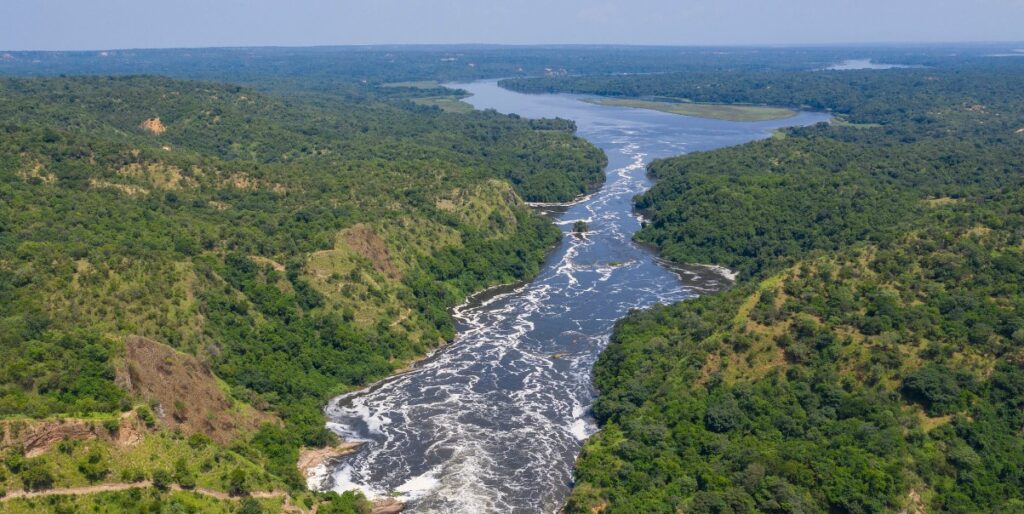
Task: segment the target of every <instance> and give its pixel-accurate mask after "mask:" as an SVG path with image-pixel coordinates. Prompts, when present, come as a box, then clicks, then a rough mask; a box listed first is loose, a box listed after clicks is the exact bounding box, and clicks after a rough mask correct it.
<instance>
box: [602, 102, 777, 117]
mask: <svg viewBox="0 0 1024 514" xmlns="http://www.w3.org/2000/svg"><path fill="white" fill-rule="evenodd" d="M584 101H585V102H588V103H593V104H598V105H614V106H619V107H632V108H634V109H651V110H654V111H661V112H667V113H671V114H681V115H683V116H696V117H698V118H711V119H715V120H729V121H767V120H780V119H784V118H790V117H793V116H795V115H796V111H793V110H792V109H782V108H778V107H763V106H759V105H726V104H708V103H693V102H686V101H680V100H673V101H653V100H639V99H633V98H593V99H587V100H584Z"/></svg>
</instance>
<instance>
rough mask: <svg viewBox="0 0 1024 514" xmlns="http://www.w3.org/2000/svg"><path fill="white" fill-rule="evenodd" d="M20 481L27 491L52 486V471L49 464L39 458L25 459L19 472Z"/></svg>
mask: <svg viewBox="0 0 1024 514" xmlns="http://www.w3.org/2000/svg"><path fill="white" fill-rule="evenodd" d="M19 476H21V483H22V484H24V485H25V490H27V491H39V490H42V489H49V488H50V487H52V486H53V473H52V472H51V471H50V466H49V465H48V464H47V463H46V462H44V461H41V460H30V461H27V462H26V463H25V465H24V467H23V468H22V470H21V473H20V474H19Z"/></svg>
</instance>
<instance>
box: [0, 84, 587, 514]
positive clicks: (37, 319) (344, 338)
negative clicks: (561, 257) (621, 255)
mask: <svg viewBox="0 0 1024 514" xmlns="http://www.w3.org/2000/svg"><path fill="white" fill-rule="evenodd" d="M375 94H381V93H375ZM398 94H399V93H395V95H398ZM0 99H2V101H0V348H2V352H3V354H4V357H5V358H4V359H3V362H2V363H0V417H4V418H10V419H18V418H23V417H29V418H54V417H56V418H67V417H70V418H87V419H88V418H95V419H106V418H104V416H114V415H118V414H119V413H120V412H121V411H126V410H132V409H133V408H134V407H133V406H135V405H137V404H138V403H139V402H145V400H146V398H138V397H136V396H134V395H133V394H131V393H129V392H126V391H125V390H124V388H123V387H119V386H117V385H115V381H116V379H117V377H118V376H119V373H118V369H121V368H123V367H125V366H126V365H125V364H124V362H125V361H126V355H125V348H124V345H123V340H124V336H125V335H140V336H145V337H147V338H150V339H152V340H154V341H157V342H160V343H165V344H167V345H170V346H171V347H173V348H175V349H177V350H180V351H181V352H185V353H186V354H191V355H195V356H197V357H198V358H199V359H200V361H202V362H204V363H208V364H209V366H210V368H211V370H212V371H213V372H214V373H215V374H216V376H217V377H218V378H219V379H222V380H223V381H224V382H226V385H225V386H224V387H225V388H227V390H228V393H229V394H230V396H231V398H233V401H237V402H241V403H244V404H248V405H252V406H255V407H256V408H257V409H260V410H263V411H265V412H267V413H269V414H271V415H272V416H273V417H276V418H279V419H280V420H282V422H279V423H278V422H268V423H265V424H264V425H263V426H262V427H261V428H259V430H257V431H255V432H251V433H248V434H243V436H244V437H242V439H241V440H237V441H235V442H234V443H233V445H232V447H231V451H232V452H233V453H232V454H231V455H233V456H227V455H221V454H220V453H217V454H216V459H217V462H221V459H222V458H224V459H248V460H250V461H252V462H254V463H257V464H258V465H259V466H261V467H262V469H263V472H261V473H260V474H258V476H260V477H264V478H260V480H261V481H263V482H266V483H267V484H273V483H275V482H274V481H275V480H276V481H283V483H284V484H285V485H287V486H289V487H292V488H296V489H302V488H304V485H305V484H304V480H303V478H302V477H300V476H299V473H298V472H297V470H296V466H295V463H296V460H297V456H298V448H299V446H300V445H306V446H322V445H324V444H327V443H328V442H330V439H331V437H330V435H329V432H327V431H326V429H325V428H324V418H323V414H322V412H321V408H322V406H323V405H324V403H325V402H326V400H327V399H328V398H329V397H330V396H332V395H335V394H338V393H340V392H343V391H345V390H348V389H349V388H352V387H355V386H360V385H363V384H366V383H367V382H368V381H370V380H373V379H376V378H379V377H382V376H385V375H387V374H388V373H391V372H392V371H393V370H395V369H396V368H398V367H400V366H403V365H405V364H407V363H408V362H409V361H410V360H412V359H414V358H416V357H419V356H421V355H423V354H424V353H425V352H427V351H428V350H430V349H431V348H435V347H437V346H438V345H440V344H443V343H444V342H445V341H449V340H451V339H452V337H453V335H454V329H453V325H452V320H451V317H450V315H449V313H448V309H449V308H450V307H452V306H454V305H456V304H457V303H459V302H461V301H463V299H464V298H465V297H466V296H468V295H469V294H471V293H473V292H475V291H478V290H480V289H483V288H485V287H487V286H491V285H495V284H499V283H509V282H515V281H521V280H524V279H526V278H528V277H530V276H531V275H532V274H534V273H536V272H537V270H538V266H539V264H540V262H541V260H542V259H543V257H544V255H545V252H546V250H547V249H548V248H549V247H551V245H553V244H554V242H555V241H556V240H557V238H558V237H559V231H558V230H557V229H556V228H555V227H554V226H552V225H551V224H550V222H548V221H546V220H545V219H543V218H542V217H540V216H539V215H536V214H534V213H532V212H530V211H529V209H527V208H526V206H525V204H524V199H525V200H535V201H561V200H567V199H571V198H572V197H574V196H576V195H579V194H582V193H585V192H588V191H590V190H592V188H594V187H596V186H597V185H599V183H600V181H601V180H602V179H603V169H602V168H603V165H604V156H603V154H602V153H601V152H600V151H599V150H598V149H596V148H594V147H593V146H591V145H589V144H588V143H586V142H584V141H582V140H581V139H578V138H576V137H574V136H573V134H572V132H573V131H574V129H575V127H574V125H573V124H572V123H571V122H567V121H565V120H523V119H519V118H518V117H515V116H505V115H501V114H498V113H495V112H493V111H491V112H473V113H468V114H449V113H445V112H442V111H441V110H440V109H437V108H431V107H421V106H417V105H415V104H413V103H411V102H408V101H406V100H403V99H402V98H400V97H399V98H392V99H390V100H389V101H383V100H381V101H374V100H365V99H364V100H363V101H359V102H348V101H345V99H344V96H343V95H338V96H331V97H327V96H315V95H291V96H287V97H284V96H275V95H266V94H262V93H259V92H256V91H253V90H251V89H247V88H243V87H239V86H234V85H222V84H216V83H206V82H191V81H190V82H185V81H177V80H171V79H166V78H157V77H146V76H134V77H120V78H114V77H75V78H10V79H3V80H0ZM137 373H138V371H137V370H135V369H129V370H128V374H129V375H131V376H133V377H134V376H135V375H136V374H137ZM180 401H181V402H182V404H181V405H177V402H176V405H175V406H174V408H173V410H174V411H175V414H174V416H175V418H176V422H182V423H184V422H187V421H189V420H182V419H177V417H179V414H178V413H179V412H185V411H186V406H185V405H184V402H188V401H190V399H188V398H181V399H180ZM140 409H141V410H139V413H140V414H139V415H140V416H141V417H142V418H143V419H144V420H146V421H147V423H146V424H147V425H150V424H151V423H150V421H152V419H153V414H152V413H149V414H146V413H147V412H149V411H148V409H149V407H147V406H143V407H141V408H140ZM162 409H163V410H171V409H172V407H171V406H169V405H163V406H160V405H154V406H153V410H154V411H156V412H157V414H159V412H162ZM168 416H170V414H168ZM200 421H201V420H200ZM112 423H113V425H110V426H111V428H110V429H109V430H111V431H117V430H118V427H117V422H116V420H115V421H113V422H112ZM104 426H106V425H104ZM186 435H187V434H186ZM168 444H171V445H172V446H173V447H174V448H178V450H175V451H182V452H186V453H189V454H194V453H196V452H199V451H200V450H198V449H196V448H190V447H186V446H187V445H184V444H183V443H182V444H179V443H172V442H168ZM75 451H77V450H75V449H74V448H70V449H69V451H68V455H72V456H74V455H77V454H76V453H75ZM82 451H85V450H82ZM104 451H106V450H104ZM11 452H14V453H11ZM7 453H8V454H9V459H15V460H14V461H11V462H16V463H18V464H11V463H10V462H9V463H8V465H7V471H8V472H4V473H2V474H0V482H2V483H3V485H4V486H9V487H16V486H17V484H23V485H24V486H25V487H26V488H29V487H31V488H36V485H38V486H39V487H42V488H45V487H46V486H48V485H50V484H51V483H52V482H54V481H55V480H56V481H57V482H59V481H60V480H63V479H66V480H70V481H72V482H73V481H74V480H78V479H79V478H75V477H76V476H77V475H75V476H71V477H65V478H63V479H60V476H57V477H56V479H55V477H54V476H53V475H47V476H50V479H49V480H46V481H43V482H39V483H38V484H36V482H35V481H31V480H29V479H28V478H26V476H28V475H25V473H35V471H32V470H38V469H44V470H45V469H50V470H54V469H67V468H65V467H62V466H60V465H59V462H58V460H54V459H58V456H53V457H46V456H44V457H37V458H34V459H30V461H31V462H32V463H34V464H33V465H32V466H26V465H22V464H20V462H21V461H20V460H18V459H20V458H22V457H18V454H17V450H16V449H10V450H8V451H7ZM82 458H83V459H86V460H87V462H92V461H88V459H89V458H90V457H88V456H87V455H84V456H83V457H82ZM154 458H156V457H154ZM196 458H199V457H196ZM51 460H52V461H53V462H50V461H51ZM94 460H95V462H109V460H110V458H109V457H103V458H101V457H95V459H94ZM95 462H94V463H93V464H92V465H84V464H83V466H84V467H85V469H93V468H94V467H96V464H95ZM211 468H212V470H210V473H214V472H217V470H218V469H219V468H218V467H217V466H213V465H212V466H211ZM102 469H108V468H107V467H103V468H102ZM47 473H50V471H47ZM267 473H269V475H268V474H267ZM106 474H107V473H93V474H92V475H91V476H94V477H101V476H106ZM131 476H135V475H131ZM203 476H205V475H202V476H200V478H201V479H202V478H203ZM223 476H224V477H225V478H224V480H228V479H229V478H230V477H228V474H227V473H225V474H224V475H223ZM232 476H233V475H232ZM254 476H256V475H254ZM57 479H60V480H57ZM154 480H155V478H154ZM254 480H255V478H254ZM30 482H31V485H30ZM225 483H227V482H225ZM2 489H3V487H0V490H2ZM339 512H341V511H339Z"/></svg>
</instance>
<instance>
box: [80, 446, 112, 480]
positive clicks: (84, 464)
mask: <svg viewBox="0 0 1024 514" xmlns="http://www.w3.org/2000/svg"><path fill="white" fill-rule="evenodd" d="M78 471H80V472H81V473H82V475H83V476H84V477H85V478H86V479H87V480H89V481H90V482H96V481H97V480H101V479H103V478H104V477H106V476H107V475H108V474H110V468H109V467H108V466H107V463H106V460H105V459H104V458H103V454H102V453H101V452H100V451H99V449H95V448H94V449H93V450H91V451H90V452H89V454H88V455H86V456H85V459H84V460H83V461H81V462H79V463H78Z"/></svg>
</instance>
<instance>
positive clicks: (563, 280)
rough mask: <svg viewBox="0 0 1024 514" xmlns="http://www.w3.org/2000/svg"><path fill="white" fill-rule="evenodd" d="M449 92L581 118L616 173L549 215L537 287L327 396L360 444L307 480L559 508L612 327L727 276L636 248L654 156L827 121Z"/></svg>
mask: <svg viewBox="0 0 1024 514" xmlns="http://www.w3.org/2000/svg"><path fill="white" fill-rule="evenodd" d="M455 87H459V88H462V89H465V90H468V91H470V92H471V93H473V96H471V97H469V98H468V99H467V100H466V101H468V102H469V103H471V104H473V106H474V107H476V108H478V109H496V110H498V111H500V112H504V113H516V114H519V115H521V116H524V117H530V118H542V117H547V118H551V117H561V118H568V119H572V120H575V121H576V124H577V126H578V129H579V131H578V134H579V136H581V137H583V138H586V139H587V140H588V141H590V142H591V143H593V144H594V145H596V146H598V147H600V148H601V149H602V150H604V151H605V153H607V155H608V161H609V165H608V170H607V182H606V183H605V185H604V187H603V188H602V189H601V190H600V191H599V192H597V193H596V194H594V195H592V196H590V197H588V198H586V199H584V200H582V201H580V202H578V203H575V204H574V205H572V206H570V207H568V208H567V209H566V208H563V209H556V210H555V211H554V212H553V213H552V216H554V219H555V222H556V223H557V224H558V225H560V226H561V227H562V229H563V231H565V232H566V233H567V235H566V237H564V238H563V240H562V242H561V244H560V245H559V246H558V247H557V248H556V249H554V250H553V251H552V252H551V253H550V255H549V256H548V258H547V261H546V262H545V264H544V266H543V267H542V270H541V273H540V274H539V275H538V276H537V277H536V278H535V279H534V280H533V281H531V282H529V283H528V284H525V285H520V286H518V287H514V288H505V289H504V290H500V291H498V292H492V293H491V294H487V295H485V296H484V297H482V298H480V299H477V300H476V301H473V302H470V303H468V304H467V305H465V306H463V307H461V308H459V309H456V314H457V316H456V317H457V322H458V336H457V338H456V341H455V344H452V345H450V346H448V347H447V348H445V349H443V350H441V351H439V352H437V353H436V354H434V355H433V356H431V357H430V358H429V359H427V360H425V361H423V362H422V363H421V364H420V365H419V366H417V367H416V368H415V369H414V370H413V371H410V372H408V373H404V374H401V375H397V376H394V377H391V378H389V379H386V380H384V381H382V382H380V383H378V384H376V385H374V386H373V387H371V388H369V389H366V390H364V391H360V392H357V393H353V394H349V395H345V396H342V397H339V398H336V399H334V400H333V401H332V402H331V403H330V405H328V407H327V414H328V417H329V419H330V422H329V423H328V427H329V428H330V429H331V430H333V431H334V432H336V433H337V434H339V435H340V436H342V437H344V438H345V439H347V440H362V441H365V444H363V445H362V446H361V447H360V448H359V450H358V451H357V452H356V453H355V454H353V455H351V456H349V457H346V458H345V459H343V460H340V461H336V462H333V463H331V464H330V467H329V469H324V470H323V471H324V473H323V475H322V476H321V477H320V478H319V479H315V480H314V483H313V484H311V485H313V486H314V487H318V488H321V489H334V490H338V491H344V490H348V489H353V488H359V489H362V490H363V491H364V492H366V493H367V494H368V495H369V496H371V497H383V496H391V495H394V496H397V497H398V498H399V499H400V500H402V501H404V502H405V503H406V511H407V512H452V513H472V514H476V513H488V512H500V513H519V512H522V513H531V514H532V513H544V512H547V513H550V512H555V511H557V510H558V509H559V508H560V507H561V505H562V504H563V502H564V501H565V498H566V495H567V494H568V492H569V490H570V488H571V485H572V470H573V463H574V462H575V459H576V457H577V455H578V454H579V451H580V448H581V445H582V444H583V441H584V440H585V439H586V438H587V437H588V436H589V435H590V434H592V433H593V432H594V430H595V426H594V424H593V422H592V420H591V419H590V417H589V415H588V408H589V406H590V404H591V402H592V400H593V398H594V394H595V391H594V389H593V386H592V384H591V368H592V367H593V364H594V361H595V360H596V359H597V356H598V354H599V353H600V352H601V349H602V348H604V346H605V345H606V344H607V342H608V338H609V335H610V334H611V331H612V327H613V325H614V324H615V321H616V320H618V319H620V318H622V317H623V316H624V315H625V314H626V313H627V312H628V311H629V310H630V309H642V308H644V307H648V306H650V305H652V304H655V303H670V302H678V301H680V300H684V299H687V298H692V297H694V296H696V295H699V294H702V293H706V292H711V291H715V290H718V289H720V288H722V287H724V286H726V285H728V283H729V280H728V278H727V274H723V273H722V272H720V271H716V270H713V269H710V268H706V267H700V266H691V267H682V268H672V267H669V266H667V265H665V263H663V262H661V261H659V260H658V259H657V258H656V256H655V255H654V254H653V253H652V252H650V251H649V250H648V249H645V248H642V247H640V246H638V245H636V244H634V243H633V242H632V240H631V236H632V235H633V233H634V232H635V231H636V230H638V229H639V228H640V219H639V217H638V216H637V215H636V213H634V212H633V209H632V198H633V196H634V195H636V194H638V193H641V192H643V191H644V190H646V189H647V188H648V187H650V186H651V181H650V180H649V179H648V178H647V176H646V174H645V166H646V164H647V163H648V162H650V160H651V159H654V158H658V157H666V156H672V155H678V154H683V153H687V152H693V151H699V150H711V149H714V148H720V147H723V146H729V145H737V144H741V143H745V142H748V141H752V140H755V139H759V138H764V137H767V136H769V135H770V134H771V132H772V130H774V129H776V128H779V127H785V126H794V125H808V124H813V123H817V122H821V121H826V120H827V119H828V117H827V116H826V115H824V114H819V113H801V114H799V115H797V116H795V117H792V118H789V119H785V120H777V121H766V122H754V123H745V122H744V123H739V122H729V121H717V120H708V119H701V118H692V117H686V116H679V115H675V114H667V113H661V112H656V111H650V110H641V109H631V108H626V107H612V106H600V105H594V104H589V103H585V102H582V101H580V97H577V96H572V95H561V94H559V95H525V94H519V93H514V92H511V91H507V90H504V89H501V88H499V87H498V86H497V84H496V82H494V81H481V82H474V83H471V84H458V85H457V86H455ZM576 220H584V221H586V222H587V223H588V224H589V226H590V232H588V233H587V234H586V237H576V236H573V235H569V234H568V232H569V231H570V230H571V227H572V224H573V222H574V221H576ZM317 482H318V483H317Z"/></svg>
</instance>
